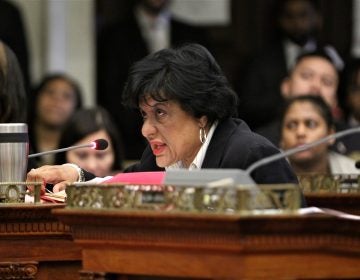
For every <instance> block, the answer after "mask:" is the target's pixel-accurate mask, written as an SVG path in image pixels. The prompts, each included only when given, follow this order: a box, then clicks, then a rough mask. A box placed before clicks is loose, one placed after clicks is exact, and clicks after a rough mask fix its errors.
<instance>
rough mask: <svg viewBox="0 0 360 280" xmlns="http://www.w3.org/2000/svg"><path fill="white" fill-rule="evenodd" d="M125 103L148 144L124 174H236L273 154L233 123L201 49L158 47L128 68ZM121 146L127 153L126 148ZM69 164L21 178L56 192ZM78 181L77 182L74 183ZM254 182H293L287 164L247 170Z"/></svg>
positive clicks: (218, 78) (221, 79)
mask: <svg viewBox="0 0 360 280" xmlns="http://www.w3.org/2000/svg"><path fill="white" fill-rule="evenodd" d="M123 97H124V102H125V104H127V105H130V106H135V107H138V108H139V109H140V112H141V114H142V116H143V120H144V123H143V127H142V134H143V135H144V137H145V138H146V139H147V141H148V143H149V145H148V147H147V148H146V149H145V151H144V153H143V155H142V158H141V160H140V162H139V163H137V164H135V165H133V166H130V167H129V168H127V169H126V170H125V172H137V171H157V170H167V169H171V168H186V169H200V168H239V169H246V168H247V167H248V166H249V165H251V164H252V163H254V162H256V161H257V160H260V159H262V158H264V157H267V156H270V155H272V154H275V153H279V151H278V149H277V148H275V147H274V146H273V145H272V144H271V143H270V142H269V141H267V140H266V139H265V138H263V137H261V136H259V135H257V134H255V133H253V132H252V131H251V130H250V129H249V127H248V126H247V125H246V123H244V121H242V120H240V119H234V118H232V115H233V114H234V112H235V111H236V108H237V107H236V103H237V98H236V94H235V93H234V91H233V90H232V89H231V88H230V86H229V83H228V81H227V79H226V78H225V76H224V74H223V73H222V71H221V69H220V67H219V65H218V64H217V62H216V61H215V59H214V58H213V57H212V55H211V54H210V53H209V52H208V50H207V49H206V48H204V47H203V46H200V45H197V44H188V45H185V46H182V47H179V48H175V49H164V50H161V51H159V52H157V53H154V54H152V55H149V56H147V57H145V58H144V59H142V60H140V61H139V62H137V63H135V65H134V66H133V67H132V69H131V71H130V74H129V77H128V81H127V84H126V87H125V90H124V95H123ZM125 148H126V147H125ZM77 171H78V170H76V169H75V168H73V166H70V165H62V166H43V167H41V168H38V169H35V170H32V171H31V172H29V173H28V178H27V179H28V180H29V181H30V180H35V179H38V178H43V179H44V180H45V181H46V182H48V183H53V184H56V185H55V187H54V189H55V190H60V189H62V188H64V186H65V185H66V184H65V183H66V182H64V181H65V180H68V181H78V180H79V179H83V178H82V177H84V179H85V180H88V179H92V178H93V176H92V175H91V174H89V173H87V172H79V173H80V175H81V174H83V173H84V175H85V176H79V173H78V172H77ZM80 177H81V178H80ZM252 177H253V179H254V181H255V182H257V183H262V184H266V183H289V182H290V183H295V182H297V179H296V177H295V175H294V173H293V172H292V170H291V168H290V166H289V164H288V163H287V161H286V160H279V161H276V162H273V163H271V164H268V165H265V166H262V167H259V168H257V169H255V170H254V171H253V172H252Z"/></svg>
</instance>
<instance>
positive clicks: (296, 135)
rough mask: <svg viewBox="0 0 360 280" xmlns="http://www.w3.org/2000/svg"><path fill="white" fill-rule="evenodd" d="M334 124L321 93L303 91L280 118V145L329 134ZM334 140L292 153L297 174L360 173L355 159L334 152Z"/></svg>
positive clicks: (295, 143)
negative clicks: (305, 93) (313, 93)
mask: <svg viewBox="0 0 360 280" xmlns="http://www.w3.org/2000/svg"><path fill="white" fill-rule="evenodd" d="M333 133H335V127H334V122H333V117H332V114H331V110H330V107H329V106H328V105H327V104H326V103H325V101H324V100H323V99H322V98H321V97H320V96H313V95H303V96H298V97H295V98H292V99H289V100H288V101H287V103H286V105H285V107H284V111H283V114H282V118H281V140H280V146H281V148H282V149H283V150H288V149H291V148H295V147H297V146H301V145H305V144H308V143H311V142H314V141H317V140H319V139H321V138H324V137H326V136H328V135H330V134H333ZM334 141H335V140H331V141H329V142H327V143H323V144H321V145H317V146H315V147H313V148H311V149H307V150H305V151H301V152H298V153H296V154H294V155H292V156H289V158H288V160H289V162H290V164H291V166H292V168H293V170H294V171H295V173H296V174H298V175H300V174H305V173H319V174H360V170H358V169H357V168H356V166H355V161H354V160H352V159H350V158H348V157H346V156H343V155H340V154H338V153H335V152H332V151H331V150H330V146H331V145H332V144H333V142H334Z"/></svg>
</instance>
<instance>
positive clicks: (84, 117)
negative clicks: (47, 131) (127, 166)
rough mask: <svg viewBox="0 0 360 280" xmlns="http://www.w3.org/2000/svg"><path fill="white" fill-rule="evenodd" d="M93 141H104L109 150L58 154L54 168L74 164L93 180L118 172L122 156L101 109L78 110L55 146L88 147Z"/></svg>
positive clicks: (107, 115)
mask: <svg viewBox="0 0 360 280" xmlns="http://www.w3.org/2000/svg"><path fill="white" fill-rule="evenodd" d="M96 139H105V140H107V141H108V143H109V146H108V147H107V148H106V149H105V150H102V151H97V150H93V149H91V148H82V149H74V150H71V151H67V152H65V153H58V154H56V157H55V164H64V163H67V162H69V163H75V164H77V165H78V166H80V167H81V168H83V169H85V170H87V171H89V172H91V173H93V174H94V175H96V176H97V177H105V176H107V175H111V174H114V173H116V172H119V171H120V170H122V168H123V166H122V164H123V162H122V160H123V156H124V152H123V147H122V144H121V142H120V137H119V134H118V131H117V130H116V126H115V125H114V123H113V122H112V120H111V118H110V115H109V114H108V112H107V111H106V110H105V109H103V108H101V107H96V108H89V109H80V110H78V111H77V112H76V113H75V114H74V116H73V117H72V118H71V119H70V120H69V122H68V123H67V124H66V126H65V127H64V130H63V133H62V135H61V138H60V141H59V146H60V147H70V146H74V145H82V144H89V143H91V142H92V141H94V140H96Z"/></svg>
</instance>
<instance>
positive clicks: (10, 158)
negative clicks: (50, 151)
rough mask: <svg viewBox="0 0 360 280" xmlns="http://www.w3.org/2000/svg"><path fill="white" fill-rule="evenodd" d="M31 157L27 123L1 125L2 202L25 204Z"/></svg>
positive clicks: (0, 192) (0, 186) (0, 185)
mask: <svg viewBox="0 0 360 280" xmlns="http://www.w3.org/2000/svg"><path fill="white" fill-rule="evenodd" d="M28 155H29V137H28V127H27V124H26V123H0V183H1V184H0V202H2V203H4V202H5V203H6V202H24V198H25V192H26V186H25V185H17V184H13V183H15V182H24V181H25V176H26V171H27V164H28Z"/></svg>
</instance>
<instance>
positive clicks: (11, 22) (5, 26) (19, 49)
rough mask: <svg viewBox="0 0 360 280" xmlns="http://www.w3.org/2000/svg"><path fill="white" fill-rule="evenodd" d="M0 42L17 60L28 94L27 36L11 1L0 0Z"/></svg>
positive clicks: (18, 12)
mask: <svg viewBox="0 0 360 280" xmlns="http://www.w3.org/2000/svg"><path fill="white" fill-rule="evenodd" d="M0 40H2V41H3V42H5V43H6V44H7V45H8V46H9V47H10V48H11V49H12V50H13V52H14V53H15V55H16V57H17V58H18V61H19V64H20V68H21V71H22V74H23V78H24V87H25V91H26V92H27V93H28V91H29V87H30V69H29V50H28V44H27V34H26V31H25V28H24V21H23V16H22V13H21V10H20V9H19V8H18V6H17V5H16V3H14V2H13V1H7V0H0Z"/></svg>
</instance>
